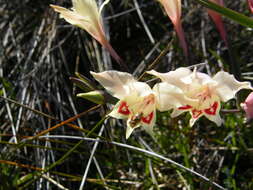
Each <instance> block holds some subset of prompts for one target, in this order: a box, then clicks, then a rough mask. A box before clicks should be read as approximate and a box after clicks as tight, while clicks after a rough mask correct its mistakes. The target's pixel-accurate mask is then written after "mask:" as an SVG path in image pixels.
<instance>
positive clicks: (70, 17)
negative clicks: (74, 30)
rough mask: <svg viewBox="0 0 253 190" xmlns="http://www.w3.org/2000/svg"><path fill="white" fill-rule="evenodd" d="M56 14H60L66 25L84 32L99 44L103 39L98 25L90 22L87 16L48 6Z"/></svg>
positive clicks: (55, 6)
mask: <svg viewBox="0 0 253 190" xmlns="http://www.w3.org/2000/svg"><path fill="white" fill-rule="evenodd" d="M50 6H51V7H52V8H53V9H54V10H55V11H56V12H58V13H60V17H61V18H64V19H65V20H66V21H67V22H68V23H70V24H72V25H74V26H77V27H80V28H82V29H84V30H86V31H87V32H88V33H89V34H90V35H91V36H93V37H94V38H95V39H96V40H98V41H99V42H100V43H101V42H102V40H103V39H104V38H105V37H104V35H103V31H101V28H100V26H99V25H98V24H96V23H94V22H92V21H91V20H90V18H89V17H88V16H83V15H80V14H78V13H77V12H74V11H71V10H68V9H65V8H63V7H60V6H57V5H50Z"/></svg>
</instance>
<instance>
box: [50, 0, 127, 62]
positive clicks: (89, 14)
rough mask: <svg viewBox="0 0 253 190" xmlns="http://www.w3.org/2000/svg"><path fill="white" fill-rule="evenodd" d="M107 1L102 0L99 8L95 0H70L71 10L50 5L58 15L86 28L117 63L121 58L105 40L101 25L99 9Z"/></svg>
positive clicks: (107, 0)
mask: <svg viewBox="0 0 253 190" xmlns="http://www.w3.org/2000/svg"><path fill="white" fill-rule="evenodd" d="M108 2H109V0H106V1H104V3H103V4H102V5H101V7H100V9H99V8H98V6H97V3H96V1H95V0H72V3H73V8H72V9H71V10H68V9H66V8H64V7H60V6H57V5H50V6H51V7H52V8H53V9H54V10H55V11H56V12H58V13H60V17H61V18H64V19H65V20H66V21H67V22H69V23H70V24H72V25H75V26H78V27H80V28H82V29H84V30H86V31H87V32H88V33H89V34H90V35H91V36H92V37H93V38H95V39H96V40H97V41H98V42H100V44H101V45H102V46H104V47H105V48H106V49H107V50H108V51H109V52H110V54H111V55H112V57H113V58H114V59H115V60H116V61H117V62H118V63H121V62H122V61H121V58H120V57H119V56H118V55H117V53H116V52H115V50H114V49H113V48H112V47H111V45H110V43H109V42H108V41H107V39H106V37H105V32H104V29H103V26H102V20H101V11H102V9H103V7H104V5H105V4H107V3H108Z"/></svg>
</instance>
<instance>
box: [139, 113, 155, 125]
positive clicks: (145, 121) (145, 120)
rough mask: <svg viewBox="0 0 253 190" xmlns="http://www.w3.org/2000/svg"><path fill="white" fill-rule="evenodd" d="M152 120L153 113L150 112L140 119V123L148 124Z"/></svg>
mask: <svg viewBox="0 0 253 190" xmlns="http://www.w3.org/2000/svg"><path fill="white" fill-rule="evenodd" d="M153 118H154V112H151V113H150V114H149V115H148V116H147V117H142V118H141V121H142V122H143V123H147V124H150V123H151V121H152V119H153Z"/></svg>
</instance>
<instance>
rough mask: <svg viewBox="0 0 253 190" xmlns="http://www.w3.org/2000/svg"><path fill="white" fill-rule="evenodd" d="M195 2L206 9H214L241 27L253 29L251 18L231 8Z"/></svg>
mask: <svg viewBox="0 0 253 190" xmlns="http://www.w3.org/2000/svg"><path fill="white" fill-rule="evenodd" d="M195 1H196V2H197V3H199V4H201V5H203V6H205V7H206V8H209V9H212V10H214V11H216V12H218V13H220V14H221V15H223V16H225V17H227V18H229V19H231V20H233V21H235V22H237V23H238V24H240V25H243V26H246V27H250V28H253V19H251V18H250V17H247V16H245V15H243V14H240V13H238V12H236V11H234V10H231V9H229V8H226V7H222V6H220V5H217V4H216V3H213V2H210V1H208V0H195Z"/></svg>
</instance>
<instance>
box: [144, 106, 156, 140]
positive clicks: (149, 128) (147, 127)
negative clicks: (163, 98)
mask: <svg viewBox="0 0 253 190" xmlns="http://www.w3.org/2000/svg"><path fill="white" fill-rule="evenodd" d="M150 114H152V118H148V117H149V116H150V115H149V116H147V118H148V119H150V121H149V122H148V123H147V122H144V120H143V119H142V121H141V126H142V127H143V128H144V130H145V131H146V132H147V133H149V134H150V135H151V136H154V133H153V128H154V125H155V122H156V110H155V109H154V110H153V111H152V112H151V113H150Z"/></svg>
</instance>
